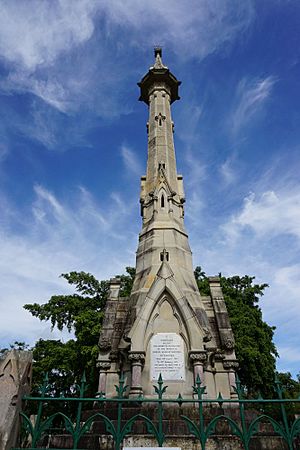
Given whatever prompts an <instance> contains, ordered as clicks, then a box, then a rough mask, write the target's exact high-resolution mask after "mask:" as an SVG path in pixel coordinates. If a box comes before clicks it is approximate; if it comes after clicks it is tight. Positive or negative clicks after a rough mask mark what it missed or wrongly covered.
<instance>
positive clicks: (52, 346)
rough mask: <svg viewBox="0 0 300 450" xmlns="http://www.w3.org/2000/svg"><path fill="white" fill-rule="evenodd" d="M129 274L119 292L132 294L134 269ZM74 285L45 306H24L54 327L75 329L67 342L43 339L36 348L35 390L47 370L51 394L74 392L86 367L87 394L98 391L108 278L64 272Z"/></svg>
mask: <svg viewBox="0 0 300 450" xmlns="http://www.w3.org/2000/svg"><path fill="white" fill-rule="evenodd" d="M126 272H127V275H124V274H123V275H120V276H119V278H120V280H121V288H120V295H121V296H123V297H124V296H127V295H129V294H130V291H131V287H132V284H133V280H134V276H135V269H133V268H131V267H127V268H126ZM61 276H62V277H63V278H64V279H65V280H67V282H68V283H69V284H71V285H73V286H74V287H75V291H76V292H75V293H74V294H71V295H53V296H52V297H51V298H50V300H49V301H48V302H46V303H44V304H42V305H40V304H38V303H33V304H26V305H24V308H25V309H26V310H27V311H29V312H30V313H31V314H32V315H33V316H35V317H37V318H39V319H40V320H45V321H48V320H49V321H50V322H51V325H52V328H54V327H55V326H56V327H57V328H58V329H59V330H60V331H62V330H64V329H66V330H68V331H69V332H73V333H74V335H75V339H70V340H68V341H67V342H66V343H63V342H61V341H60V340H43V339H40V340H39V341H38V342H37V343H36V344H35V346H34V348H33V349H32V350H33V359H34V362H35V363H34V365H33V390H34V391H36V390H37V389H38V386H40V385H41V384H42V380H43V376H44V373H45V372H47V373H48V376H49V385H50V386H51V391H50V392H51V393H52V395H60V394H64V395H71V394H72V392H73V391H74V383H76V382H77V383H78V381H79V379H80V378H81V376H82V373H83V370H84V369H85V371H86V375H87V379H88V380H89V391H88V393H89V394H91V395H94V394H95V393H96V391H97V382H98V373H97V368H96V361H97V357H98V352H99V348H98V340H99V334H100V330H101V325H102V321H103V315H104V308H105V304H106V299H107V295H108V288H109V283H108V281H98V280H97V279H96V278H95V277H94V276H93V275H91V274H90V273H86V272H70V273H65V274H62V275H61Z"/></svg>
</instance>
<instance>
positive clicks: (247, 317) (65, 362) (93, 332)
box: [17, 267, 300, 396]
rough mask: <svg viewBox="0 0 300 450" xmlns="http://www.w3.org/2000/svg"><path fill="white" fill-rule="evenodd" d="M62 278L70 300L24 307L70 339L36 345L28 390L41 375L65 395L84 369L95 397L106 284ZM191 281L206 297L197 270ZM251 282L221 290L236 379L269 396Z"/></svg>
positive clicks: (259, 291) (263, 337)
mask: <svg viewBox="0 0 300 450" xmlns="http://www.w3.org/2000/svg"><path fill="white" fill-rule="evenodd" d="M126 272H127V273H126V274H125V275H120V280H121V291H120V293H121V295H122V296H124V297H127V296H128V295H129V294H130V292H131V288H132V284H133V280H134V276H135V269H133V268H131V267H127V268H126ZM62 277H63V278H64V279H65V280H66V281H67V282H68V283H69V284H70V285H72V286H74V288H75V293H74V294H70V295H54V296H52V297H51V298H50V300H49V301H48V302H46V303H44V304H38V303H33V304H27V305H25V306H24V308H25V309H26V310H27V311H29V312H30V313H31V314H32V315H33V316H35V317H37V318H39V319H40V320H45V321H50V322H51V324H52V327H55V326H56V327H57V328H58V329H59V330H64V329H65V330H68V331H72V332H73V333H74V335H75V337H74V338H73V339H70V340H68V341H67V342H65V343H63V342H61V341H59V340H43V339H40V340H39V341H38V342H37V343H36V344H35V346H34V348H33V356H34V361H35V364H34V366H33V367H34V369H33V370H34V372H33V381H34V386H33V388H34V390H36V389H37V385H39V384H41V382H42V377H43V374H44V372H48V373H49V381H50V385H51V386H52V393H53V395H60V394H61V393H64V394H69V395H70V394H72V391H73V390H74V384H73V383H74V382H78V381H79V379H80V377H81V375H82V372H83V370H84V369H85V370H86V374H87V379H88V380H89V391H88V394H90V395H94V394H95V392H96V391H97V380H98V373H97V369H96V360H97V356H98V339H99V333H100V330H101V326H102V321H103V315H104V307H105V303H106V299H107V295H108V281H98V280H97V279H96V278H95V277H94V276H93V275H91V274H89V273H85V272H70V273H68V274H62ZM195 277H196V280H197V284H198V287H199V290H200V292H201V294H202V295H209V282H208V278H207V277H206V275H205V272H203V271H202V270H201V268H200V267H197V268H196V270H195ZM254 280H255V277H250V276H248V275H245V276H244V277H239V276H234V277H229V278H226V277H224V276H221V286H222V289H223V293H224V298H225V302H226V305H227V309H228V314H229V317H230V322H231V326H232V329H233V333H234V336H235V341H236V354H237V358H238V360H239V363H240V368H239V371H238V373H239V377H240V379H241V381H242V383H243V385H244V386H245V387H246V388H247V391H248V392H249V393H253V392H258V391H260V392H261V393H262V394H263V395H265V396H270V395H272V392H273V391H272V386H273V383H274V373H275V357H276V356H277V350H276V347H275V344H274V343H273V334H274V329H275V328H274V327H271V326H269V325H268V324H267V323H266V322H264V321H263V319H262V312H261V309H260V307H259V300H260V298H261V297H262V295H263V294H264V290H265V289H266V287H267V286H268V285H267V284H255V283H254ZM17 344H20V343H17ZM21 344H22V345H25V344H24V343H21ZM280 376H281V377H282V381H283V382H284V383H285V384H286V385H287V386H288V389H287V390H288V391H289V392H295V391H297V392H298V390H299V385H300V384H299V380H298V381H295V380H293V379H292V378H291V377H290V374H280ZM295 383H296V384H295Z"/></svg>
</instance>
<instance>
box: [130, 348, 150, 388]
mask: <svg viewBox="0 0 300 450" xmlns="http://www.w3.org/2000/svg"><path fill="white" fill-rule="evenodd" d="M145 356H146V353H145V352H142V351H141V352H137V351H132V352H129V354H128V359H129V361H130V362H131V387H130V392H129V396H131V397H137V396H139V395H141V394H142V393H143V388H142V369H143V366H144V364H145Z"/></svg>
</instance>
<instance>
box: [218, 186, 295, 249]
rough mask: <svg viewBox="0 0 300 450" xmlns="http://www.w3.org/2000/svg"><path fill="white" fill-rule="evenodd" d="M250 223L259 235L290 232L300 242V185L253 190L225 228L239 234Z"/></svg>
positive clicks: (250, 226) (231, 232)
mask: <svg viewBox="0 0 300 450" xmlns="http://www.w3.org/2000/svg"><path fill="white" fill-rule="evenodd" d="M247 227H248V228H250V229H251V230H252V231H253V232H254V233H255V234H256V235H258V236H265V235H268V236H269V237H270V236H277V235H279V234H290V235H293V236H295V237H296V238H297V239H298V241H299V242H300V187H299V186H294V187H293V188H292V189H291V190H286V191H281V192H276V191H273V190H271V191H266V192H263V193H262V194H261V195H260V196H256V195H255V194H254V193H251V194H250V195H249V196H248V197H246V198H245V199H244V205H243V207H242V210H241V211H240V212H239V213H238V214H236V215H234V216H233V217H232V218H231V220H230V221H229V222H228V223H227V224H226V226H225V228H224V229H225V230H226V233H227V234H228V235H229V236H231V237H233V236H235V237H237V236H238V235H239V234H240V233H241V231H242V230H243V229H245V228H247Z"/></svg>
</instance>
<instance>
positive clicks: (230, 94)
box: [0, 0, 300, 375]
mask: <svg viewBox="0 0 300 450" xmlns="http://www.w3.org/2000/svg"><path fill="white" fill-rule="evenodd" d="M0 7H1V14H0V95H1V101H0V249H1V250H0V253H1V258H0V281H1V294H0V296H1V298H0V346H4V345H7V344H8V343H9V342H12V341H14V340H16V339H18V340H25V341H26V342H28V343H30V344H32V343H33V342H34V341H35V340H37V339H38V338H40V337H43V338H49V337H50V336H53V337H58V336H59V333H58V332H57V331H54V332H53V333H52V334H51V332H50V328H49V326H48V325H47V324H46V323H40V322H39V321H38V320H36V319H34V318H32V317H31V316H30V315H29V313H27V312H26V311H24V310H23V309H22V305H23V304H24V303H31V302H45V301H47V300H48V298H49V296H50V295H52V294H55V293H62V292H68V289H69V288H68V286H66V284H65V283H64V281H63V280H62V279H61V278H59V275H60V274H61V273H63V272H68V271H71V270H84V271H89V272H92V273H93V274H95V275H96V276H97V277H99V278H100V279H105V278H109V277H111V276H113V275H115V274H119V273H122V272H123V271H124V268H125V267H126V266H127V265H131V266H133V265H134V263H135V251H136V248H137V235H138V232H139V230H140V227H141V221H140V217H139V202H138V200H139V177H140V176H141V175H142V174H144V172H145V165H146V151H147V142H146V121H147V107H146V105H144V104H142V103H141V102H138V95H139V92H138V87H137V85H136V83H137V82H138V81H139V80H140V78H141V77H142V76H143V75H144V74H145V73H146V71H147V70H148V68H149V66H150V65H151V64H152V63H153V47H154V45H157V44H159V45H161V46H163V59H164V62H165V64H167V65H168V66H169V68H170V69H171V70H172V72H173V73H174V74H175V75H176V76H177V78H178V79H180V80H182V86H181V92H180V95H181V100H180V101H179V102H176V103H175V104H174V105H173V119H174V122H175V146H176V153H177V161H178V169H179V172H181V173H182V174H183V175H184V183H185V190H186V198H187V202H186V227H187V230H188V232H189V235H190V243H191V246H192V250H193V257H194V265H195V266H196V265H201V266H202V267H203V269H204V270H205V271H206V273H207V274H209V275H214V274H217V273H219V272H222V273H223V274H225V275H234V274H240V275H244V274H249V275H255V276H256V280H257V282H266V283H269V285H270V288H269V289H268V291H267V293H266V295H265V296H264V297H263V299H262V301H261V307H262V310H263V314H264V319H265V320H266V321H267V322H268V323H269V324H271V325H275V326H276V327H277V330H276V334H275V342H276V345H277V346H278V350H279V353H280V359H279V361H278V368H279V370H283V371H291V372H292V373H293V374H294V375H295V374H296V373H299V372H300V350H299V348H300V346H299V344H300V342H299V341H300V339H299V332H298V328H299V323H300V259H299V256H300V182H299V169H300V157H299V150H300V127H299V122H300V109H299V104H300V103H299V100H300V94H299V93H300V74H299V70H300V54H299V53H300V50H299V48H300V47H299V38H300V26H299V23H300V3H299V2H298V1H296V0H295V1H293V0H290V1H288V0H285V1H280V0H272V1H271V0H270V1H268V0H260V1H250V0H243V2H241V1H240V0H228V1H227V0H222V1H221V0H220V1H219V0H202V1H201V0H189V1H187V0H186V1H182V0H181V1H176V0H173V1H172V0H169V1H165V2H162V1H161V0H152V1H146V0H144V1H140V0H130V1H129V0H122V1H121V0H110V1H108V0H107V1H105V0H103V1H93V0H89V1H87V0H86V1H85V0H81V1H75V0H72V1H68V0H64V1H63V0H62V1H56V0H52V1H49V2H48V1H43V2H40V1H34V0H28V1H27V2H21V1H14V0H9V1H5V0H2V1H1V2H0ZM66 338H67V337H66V336H64V339H66Z"/></svg>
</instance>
